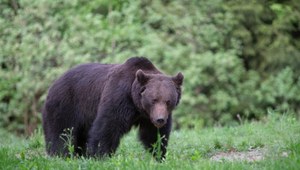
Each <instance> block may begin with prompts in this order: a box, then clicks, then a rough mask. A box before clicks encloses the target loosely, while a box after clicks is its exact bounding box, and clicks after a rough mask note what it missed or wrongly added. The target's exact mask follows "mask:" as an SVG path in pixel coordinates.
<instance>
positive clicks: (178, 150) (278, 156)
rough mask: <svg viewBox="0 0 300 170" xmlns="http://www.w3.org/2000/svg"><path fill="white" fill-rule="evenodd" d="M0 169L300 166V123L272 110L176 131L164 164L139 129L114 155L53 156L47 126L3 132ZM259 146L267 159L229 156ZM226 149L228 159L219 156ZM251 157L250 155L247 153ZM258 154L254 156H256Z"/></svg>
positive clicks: (262, 167) (258, 167) (125, 140)
mask: <svg viewBox="0 0 300 170" xmlns="http://www.w3.org/2000/svg"><path fill="white" fill-rule="evenodd" d="M0 136H1V139H0V169H5V170H7V169H63V170H66V169H72V170H73V169H130V170H133V169H138V170H141V169H184V170H185V169H191V170H197V169H239V170H240V169H280V170H282V169H300V122H299V121H298V120H296V119H295V118H294V117H292V116H288V115H283V116H278V115H276V114H271V115H269V116H268V117H267V118H265V119H264V120H262V121H261V122H251V123H243V124H242V125H240V126H236V127H215V128H206V129H200V130H196V129H195V130H180V131H173V133H172V135H171V138H170V144H169V147H168V153H167V159H166V161H164V162H163V163H158V162H156V161H155V159H153V158H152V157H151V155H150V154H149V153H147V152H146V151H144V150H143V148H142V146H141V145H140V143H139V142H138V141H137V137H136V130H133V131H132V132H131V133H129V134H128V135H126V136H125V138H123V139H122V141H121V145H120V147H119V148H118V151H117V153H116V154H115V155H114V156H113V157H112V158H106V159H104V160H97V159H91V158H82V157H79V158H60V157H54V158H53V157H49V156H47V155H46V154H45V151H44V141H43V135H42V132H41V131H37V132H36V133H35V134H34V135H33V136H32V137H30V138H28V139H24V138H19V137H15V136H13V135H10V134H9V133H7V132H5V131H3V130H2V131H0ZM250 150H256V151H258V152H259V153H260V154H262V155H263V156H262V159H261V160H257V161H247V160H245V159H238V158H232V159H227V157H226V156H229V155H230V154H232V153H247V152H248V151H250ZM220 153H222V154H223V155H225V157H224V158H221V159H219V160H218V161H216V160H213V159H212V157H213V156H214V155H218V154H220ZM246 157H247V156H246ZM251 159H252V158H251Z"/></svg>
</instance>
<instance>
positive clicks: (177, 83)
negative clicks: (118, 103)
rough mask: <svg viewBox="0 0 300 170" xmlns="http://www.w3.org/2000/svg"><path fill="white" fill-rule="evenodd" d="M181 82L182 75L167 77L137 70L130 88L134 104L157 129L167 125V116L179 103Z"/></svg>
mask: <svg viewBox="0 0 300 170" xmlns="http://www.w3.org/2000/svg"><path fill="white" fill-rule="evenodd" d="M182 82H183V75H182V73H178V74H177V75H176V76H174V77H169V76H166V75H163V74H147V73H144V72H143V71H142V70H138V71H137V72H136V75H135V81H134V83H133V88H132V96H133V100H134V103H135V105H136V106H137V107H138V109H139V110H140V111H142V112H143V113H144V114H145V115H146V116H147V117H148V118H149V119H150V120H151V122H152V123H153V124H154V125H155V126H156V127H157V128H160V127H162V126H164V125H165V124H166V123H167V120H168V117H169V115H170V114H171V113H172V110H173V109H174V108H175V107H176V106H177V104H178V103H179V100H180V97H181V85H182Z"/></svg>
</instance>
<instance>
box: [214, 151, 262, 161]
mask: <svg viewBox="0 0 300 170" xmlns="http://www.w3.org/2000/svg"><path fill="white" fill-rule="evenodd" d="M265 154H266V150H265V149H251V150H249V151H244V152H237V151H230V152H219V153H216V154H214V155H213V156H212V157H211V158H210V160H213V161H218V162H222V161H247V162H255V161H260V160H263V159H264V157H265Z"/></svg>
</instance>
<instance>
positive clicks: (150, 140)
mask: <svg viewBox="0 0 300 170" xmlns="http://www.w3.org/2000/svg"><path fill="white" fill-rule="evenodd" d="M171 127H172V117H171V115H170V116H169V118H168V121H167V123H166V124H165V125H164V126H163V127H161V128H159V129H158V128H156V127H155V126H154V125H153V124H152V123H151V122H150V121H149V120H143V121H141V122H140V127H139V138H140V140H141V141H142V143H143V145H144V147H145V148H146V149H149V151H150V153H151V154H153V156H154V157H155V158H156V159H157V160H158V161H162V160H164V159H165V155H166V152H167V146H168V140H169V136H170V132H171ZM158 137H159V138H160V139H159V138H158ZM158 144H160V145H158Z"/></svg>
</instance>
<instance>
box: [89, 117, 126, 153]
mask: <svg viewBox="0 0 300 170" xmlns="http://www.w3.org/2000/svg"><path fill="white" fill-rule="evenodd" d="M123 125H124V122H120V120H116V119H113V118H103V117H102V118H100V117H99V118H97V119H96V120H95V122H94V123H93V125H92V127H91V129H90V132H89V139H88V144H87V148H88V154H89V155H90V156H96V157H100V158H102V157H104V156H111V155H112V154H113V153H114V152H115V151H116V149H117V147H118V146H119V143H120V139H121V137H122V136H123V135H124V134H125V133H126V132H127V131H128V128H127V127H124V126H123Z"/></svg>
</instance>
